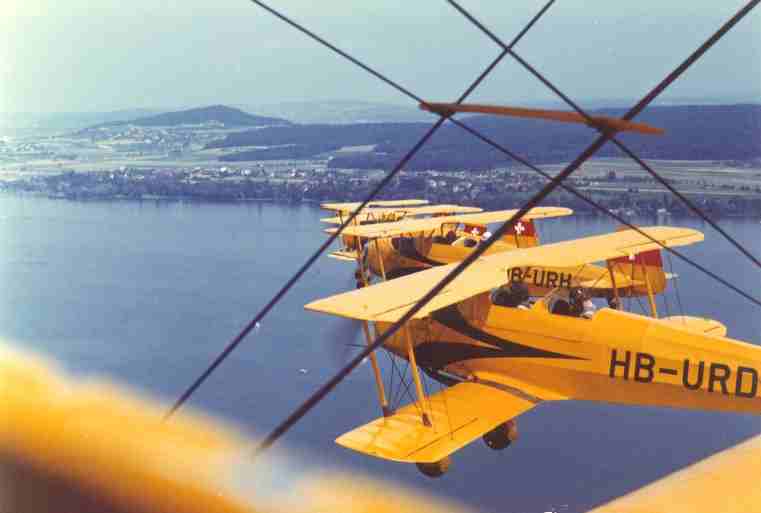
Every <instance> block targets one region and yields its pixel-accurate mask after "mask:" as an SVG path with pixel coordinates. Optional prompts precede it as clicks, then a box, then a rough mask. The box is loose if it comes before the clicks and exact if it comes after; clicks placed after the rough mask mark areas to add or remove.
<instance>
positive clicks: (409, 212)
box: [320, 205, 483, 224]
mask: <svg viewBox="0 0 761 513" xmlns="http://www.w3.org/2000/svg"><path fill="white" fill-rule="evenodd" d="M482 211H483V209H482V208H478V207H466V206H463V205H423V206H422V207H398V208H373V209H370V210H365V211H363V212H362V213H360V214H359V215H358V216H357V217H356V218H355V219H358V220H359V221H360V222H363V221H373V220H376V219H379V218H380V219H382V218H383V217H384V216H386V215H390V214H404V215H405V216H423V215H436V214H470V213H475V212H482ZM320 221H322V222H323V223H329V224H343V222H344V221H346V219H341V218H340V217H325V218H323V219H320Z"/></svg>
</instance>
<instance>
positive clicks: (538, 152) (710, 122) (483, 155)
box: [208, 104, 761, 169]
mask: <svg viewBox="0 0 761 513" xmlns="http://www.w3.org/2000/svg"><path fill="white" fill-rule="evenodd" d="M592 112H594V113H597V114H604V115H609V116H617V117H620V116H622V115H623V113H624V112H625V111H624V109H597V110H594V111H592ZM462 119H463V120H466V122H467V123H468V124H469V125H470V126H472V127H473V128H475V129H477V130H479V131H481V132H482V133H483V134H484V135H486V136H488V137H489V138H491V139H493V140H495V141H496V142H498V143H500V144H502V145H504V146H505V147H507V148H508V149H510V150H512V151H514V152H516V153H518V154H520V155H521V156H523V157H525V158H528V159H529V160H530V161H532V162H535V163H554V162H565V161H568V160H569V159H572V158H573V157H575V156H576V155H577V154H578V153H579V152H580V151H581V150H582V149H583V148H584V147H585V146H586V145H587V144H589V143H590V142H591V141H592V140H593V138H594V137H595V132H594V131H592V130H590V129H589V128H587V127H584V126H580V125H570V124H565V123H550V122H544V121H538V120H528V119H516V118H500V117H492V116H471V117H467V118H462ZM637 120H638V121H644V122H647V123H650V124H652V125H654V126H657V127H661V128H664V129H665V130H666V134H665V135H663V136H646V135H639V134H630V133H629V134H622V135H621V136H620V138H621V140H623V141H624V142H626V143H627V145H628V146H629V147H630V148H631V149H632V150H633V151H635V152H637V153H638V154H639V155H640V156H641V157H643V158H654V159H674V160H751V159H757V158H761V136H760V135H761V105H750V104H741V105H685V106H654V107H650V108H648V109H646V110H645V111H644V112H643V113H642V114H641V115H640V116H638V117H637ZM429 126H430V124H429V123H365V124H350V125H326V124H319V125H293V126H284V127H271V128H264V129H260V130H255V131H245V132H238V133H235V134H230V135H229V136H228V137H226V138H224V139H220V140H217V141H214V142H212V143H210V144H209V145H208V147H210V148H235V147H237V146H268V147H270V148H269V149H267V150H258V151H246V152H239V153H233V154H231V155H226V156H224V157H221V159H223V160H267V159H272V158H308V157H310V156H315V155H318V154H321V153H325V152H330V151H334V150H337V149H339V148H341V147H345V146H360V145H374V149H373V151H370V152H351V153H344V152H341V153H337V154H335V156H334V158H333V159H332V160H331V165H332V166H334V167H347V168H389V167H391V166H393V165H394V164H395V163H396V162H397V161H398V160H399V159H400V158H401V157H402V155H403V154H404V153H405V152H406V151H407V150H408V149H409V148H410V147H411V146H412V144H414V142H415V141H416V140H417V139H418V138H419V137H420V136H421V135H422V134H423V133H424V132H425V130H427V129H428V127H429ZM597 155H598V156H601V157H605V156H608V157H619V156H621V153H620V152H619V151H618V149H617V148H615V147H614V146H612V145H610V144H608V145H606V146H604V147H603V148H602V149H601V150H600V151H599V152H598V153H597ZM509 162H510V160H509V159H508V158H506V157H505V156H504V155H503V154H502V153H500V152H498V151H497V150H494V149H493V148H491V147H490V146H489V145H487V144H486V143H484V142H482V141H480V140H478V139H476V138H474V137H473V136H471V135H470V134H468V133H466V132H464V131H463V130H462V129H460V128H458V127H456V126H452V125H446V126H444V127H443V128H442V129H441V130H439V131H438V132H437V133H436V135H435V136H434V137H433V138H432V139H431V140H430V141H429V143H428V144H427V145H426V146H424V147H423V148H422V150H421V151H420V152H419V153H418V154H417V155H416V157H415V158H414V159H413V160H412V161H411V162H410V163H409V165H408V166H407V167H408V169H463V168H469V169H484V168H491V167H495V166H500V165H505V164H507V163H509Z"/></svg>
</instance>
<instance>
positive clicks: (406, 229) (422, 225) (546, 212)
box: [325, 207, 573, 239]
mask: <svg viewBox="0 0 761 513" xmlns="http://www.w3.org/2000/svg"><path fill="white" fill-rule="evenodd" d="M517 212H518V210H515V209H512V210H496V211H493V212H480V213H477V214H462V215H453V216H442V217H432V218H429V219H410V220H403V221H397V222H394V223H378V224H371V225H363V226H347V227H346V229H344V231H343V233H344V234H346V235H354V236H359V237H366V238H370V239H372V238H385V237H395V236H397V235H402V234H406V233H419V232H425V231H429V230H435V229H437V228H439V227H440V226H441V225H442V224H446V223H465V224H476V225H479V224H480V225H485V224H490V223H500V222H504V221H507V220H508V219H510V218H511V217H513V216H514V215H515V214H516V213H517ZM571 214H573V210H571V209H570V208H563V207H534V208H532V209H531V210H529V211H528V213H527V214H526V215H525V216H523V219H527V220H528V219H542V218H548V217H562V216H569V215H571ZM335 230H336V229H335V228H328V229H327V230H325V231H326V232H328V233H333V232H334V231H335Z"/></svg>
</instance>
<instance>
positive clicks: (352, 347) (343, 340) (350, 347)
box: [323, 276, 365, 367]
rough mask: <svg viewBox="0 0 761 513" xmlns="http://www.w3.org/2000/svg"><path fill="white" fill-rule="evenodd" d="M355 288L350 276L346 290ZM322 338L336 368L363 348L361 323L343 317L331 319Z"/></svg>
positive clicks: (354, 282) (352, 277)
mask: <svg viewBox="0 0 761 513" xmlns="http://www.w3.org/2000/svg"><path fill="white" fill-rule="evenodd" d="M355 286H356V280H355V278H354V276H351V278H350V281H349V283H348V284H347V287H346V288H347V289H353V288H354V287H355ZM323 338H324V339H325V341H326V342H327V345H328V348H329V351H330V353H331V357H332V360H333V362H334V363H335V365H336V367H343V366H344V365H346V362H348V361H349V359H350V358H351V357H352V355H353V354H354V353H355V352H356V351H358V348H363V347H365V345H364V344H365V340H364V335H363V334H362V322H361V321H358V320H356V319H347V318H345V317H332V318H331V320H330V325H329V326H328V328H327V329H326V330H325V331H324V332H323Z"/></svg>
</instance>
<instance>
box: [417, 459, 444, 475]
mask: <svg viewBox="0 0 761 513" xmlns="http://www.w3.org/2000/svg"><path fill="white" fill-rule="evenodd" d="M451 463H452V460H451V459H450V458H449V456H447V457H446V458H444V459H443V460H439V461H436V462H434V463H415V465H416V466H417V469H418V470H419V471H420V472H421V473H423V474H424V475H426V476H428V477H441V476H443V475H444V474H446V472H447V470H449V465H451Z"/></svg>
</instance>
